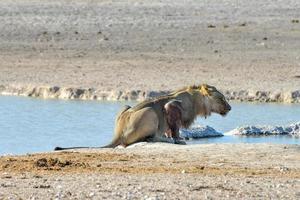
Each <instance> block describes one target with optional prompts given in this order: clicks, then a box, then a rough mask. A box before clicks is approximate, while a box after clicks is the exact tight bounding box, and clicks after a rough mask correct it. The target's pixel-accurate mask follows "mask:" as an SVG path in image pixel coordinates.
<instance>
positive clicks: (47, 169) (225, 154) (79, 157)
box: [0, 143, 300, 199]
mask: <svg viewBox="0 0 300 200" xmlns="http://www.w3.org/2000/svg"><path fill="white" fill-rule="evenodd" d="M299 155H300V148H299V145H271V144H209V145H189V146H178V145H171V144H159V143H156V144H145V143H140V144H137V145H135V146H133V147H130V148H126V149H98V150H97V149H95V150H80V151H76V152H60V153H44V154H31V155H25V156H4V157H0V174H1V176H0V188H1V190H0V191H1V192H0V198H9V197H21V198H26V199H27V198H36V199H45V198H55V197H56V198H62V199H70V198H71V199H75V198H91V199H99V198H109V199H111V198H113V199H119V198H124V199H132V198H133V199H140V198H142V199H148V198H151V199H152V198H154V199H155V198H159V199H177V198H179V199H184V198H190V199H199V198H207V199H208V198H213V199H220V198H225V199H226V198H228V199H232V198H234V199H240V198H243V199H245V198H247V199H256V198H277V199H278V198H284V199H297V198H299V195H300V193H299V190H300V157H299Z"/></svg>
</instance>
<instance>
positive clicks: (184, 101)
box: [105, 85, 231, 147]
mask: <svg viewBox="0 0 300 200" xmlns="http://www.w3.org/2000/svg"><path fill="white" fill-rule="evenodd" d="M171 100H179V101H181V105H182V109H183V112H182V126H183V127H185V128H188V127H189V126H190V125H191V124H192V123H193V122H194V120H195V119H196V117H197V116H203V117H207V116H209V115H210V114H211V113H212V112H215V113H219V114H221V115H226V114H227V113H228V112H229V110H230V109H231V107H230V105H229V104H228V103H227V101H226V100H225V97H224V96H223V95H222V94H221V93H220V92H219V91H218V90H217V89H216V88H215V87H213V86H209V85H199V86H190V87H185V88H183V89H180V90H177V91H175V92H173V93H171V94H169V95H166V96H161V97H158V98H156V99H152V100H146V101H143V102H141V103H139V104H137V105H136V106H134V107H132V108H130V107H126V108H125V109H124V110H123V111H121V112H120V113H119V115H118V116H117V118H116V122H115V135H114V139H113V141H112V142H111V144H109V145H107V146H105V147H116V146H118V145H123V146H127V145H130V144H133V143H136V142H139V141H156V142H170V143H173V140H172V139H169V138H166V137H164V133H165V132H166V130H167V128H168V126H167V123H166V118H165V116H164V115H165V113H164V112H163V108H164V105H165V104H166V103H168V102H169V101H171Z"/></svg>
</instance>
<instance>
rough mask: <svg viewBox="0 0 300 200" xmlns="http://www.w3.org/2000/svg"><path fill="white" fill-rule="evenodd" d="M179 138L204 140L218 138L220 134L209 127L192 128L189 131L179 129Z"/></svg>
mask: <svg viewBox="0 0 300 200" xmlns="http://www.w3.org/2000/svg"><path fill="white" fill-rule="evenodd" d="M179 133H180V136H181V137H183V138H194V139H196V138H206V137H220V136H223V134H222V133H220V132H217V131H216V130H215V129H213V128H212V127H210V126H200V125H198V126H194V127H192V128H191V129H180V130H179Z"/></svg>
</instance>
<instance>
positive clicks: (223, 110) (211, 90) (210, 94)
mask: <svg viewBox="0 0 300 200" xmlns="http://www.w3.org/2000/svg"><path fill="white" fill-rule="evenodd" d="M192 90H193V91H195V90H196V91H197V92H198V94H200V99H199V104H198V105H199V113H198V114H200V115H202V116H205V117H206V116H209V115H210V114H211V113H212V112H214V113H218V114H220V115H222V116H225V115H226V114H227V113H228V112H229V111H230V110H231V106H230V105H229V104H228V102H227V101H226V98H225V96H224V95H223V94H222V93H221V92H219V91H218V90H217V89H216V88H215V87H213V86H210V85H206V84H203V85H199V86H193V87H192Z"/></svg>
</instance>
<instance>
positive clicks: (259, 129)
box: [226, 122, 300, 137]
mask: <svg viewBox="0 0 300 200" xmlns="http://www.w3.org/2000/svg"><path fill="white" fill-rule="evenodd" d="M226 134H228V135H245V136H250V135H290V136H295V137H300V122H297V123H294V124H290V125H288V126H242V127H238V128H236V129H233V130H231V131H229V132H227V133H226Z"/></svg>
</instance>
